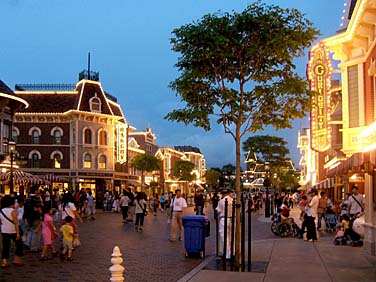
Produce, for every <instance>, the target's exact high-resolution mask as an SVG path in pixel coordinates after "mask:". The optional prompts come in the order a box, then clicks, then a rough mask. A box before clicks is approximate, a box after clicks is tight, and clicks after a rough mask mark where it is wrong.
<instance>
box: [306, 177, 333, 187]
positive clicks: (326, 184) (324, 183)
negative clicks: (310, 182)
mask: <svg viewBox="0 0 376 282" xmlns="http://www.w3.org/2000/svg"><path fill="white" fill-rule="evenodd" d="M335 183H336V179H335V177H331V178H327V179H325V180H323V181H321V182H319V183H317V184H316V185H315V186H313V187H312V189H318V190H322V189H329V188H334V185H335Z"/></svg>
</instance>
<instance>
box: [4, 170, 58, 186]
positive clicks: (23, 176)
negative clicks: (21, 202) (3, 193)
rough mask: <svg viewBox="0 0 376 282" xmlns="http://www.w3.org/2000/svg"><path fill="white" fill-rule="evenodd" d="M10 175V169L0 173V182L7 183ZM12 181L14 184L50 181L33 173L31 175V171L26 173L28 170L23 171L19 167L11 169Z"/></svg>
mask: <svg viewBox="0 0 376 282" xmlns="http://www.w3.org/2000/svg"><path fill="white" fill-rule="evenodd" d="M10 175H11V173H10V171H8V172H5V173H1V174H0V183H1V184H9V181H10ZM13 183H14V184H16V185H27V184H31V185H35V184H39V185H44V184H51V182H50V181H48V180H45V179H41V178H39V177H37V176H35V175H32V174H31V173H28V172H25V171H22V170H19V169H15V170H14V171H13Z"/></svg>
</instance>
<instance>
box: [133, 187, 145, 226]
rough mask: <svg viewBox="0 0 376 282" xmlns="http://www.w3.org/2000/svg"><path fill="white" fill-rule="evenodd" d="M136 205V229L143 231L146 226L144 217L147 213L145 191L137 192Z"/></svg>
mask: <svg viewBox="0 0 376 282" xmlns="http://www.w3.org/2000/svg"><path fill="white" fill-rule="evenodd" d="M135 206H136V223H135V230H136V231H142V230H143V228H144V217H145V215H146V214H147V209H146V201H145V195H144V193H141V192H139V193H137V196H136V199H135Z"/></svg>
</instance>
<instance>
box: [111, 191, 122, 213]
mask: <svg viewBox="0 0 376 282" xmlns="http://www.w3.org/2000/svg"><path fill="white" fill-rule="evenodd" d="M119 201H120V199H119V195H118V194H117V193H115V195H114V200H113V201H112V210H113V212H115V213H119V207H120V205H119Z"/></svg>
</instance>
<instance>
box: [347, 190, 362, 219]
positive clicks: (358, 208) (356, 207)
mask: <svg viewBox="0 0 376 282" xmlns="http://www.w3.org/2000/svg"><path fill="white" fill-rule="evenodd" d="M363 211H364V198H363V195H362V194H360V193H359V191H358V186H356V185H353V186H352V194H351V196H350V197H349V202H348V206H347V214H348V215H349V216H350V218H351V217H354V215H356V214H358V213H361V212H363Z"/></svg>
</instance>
